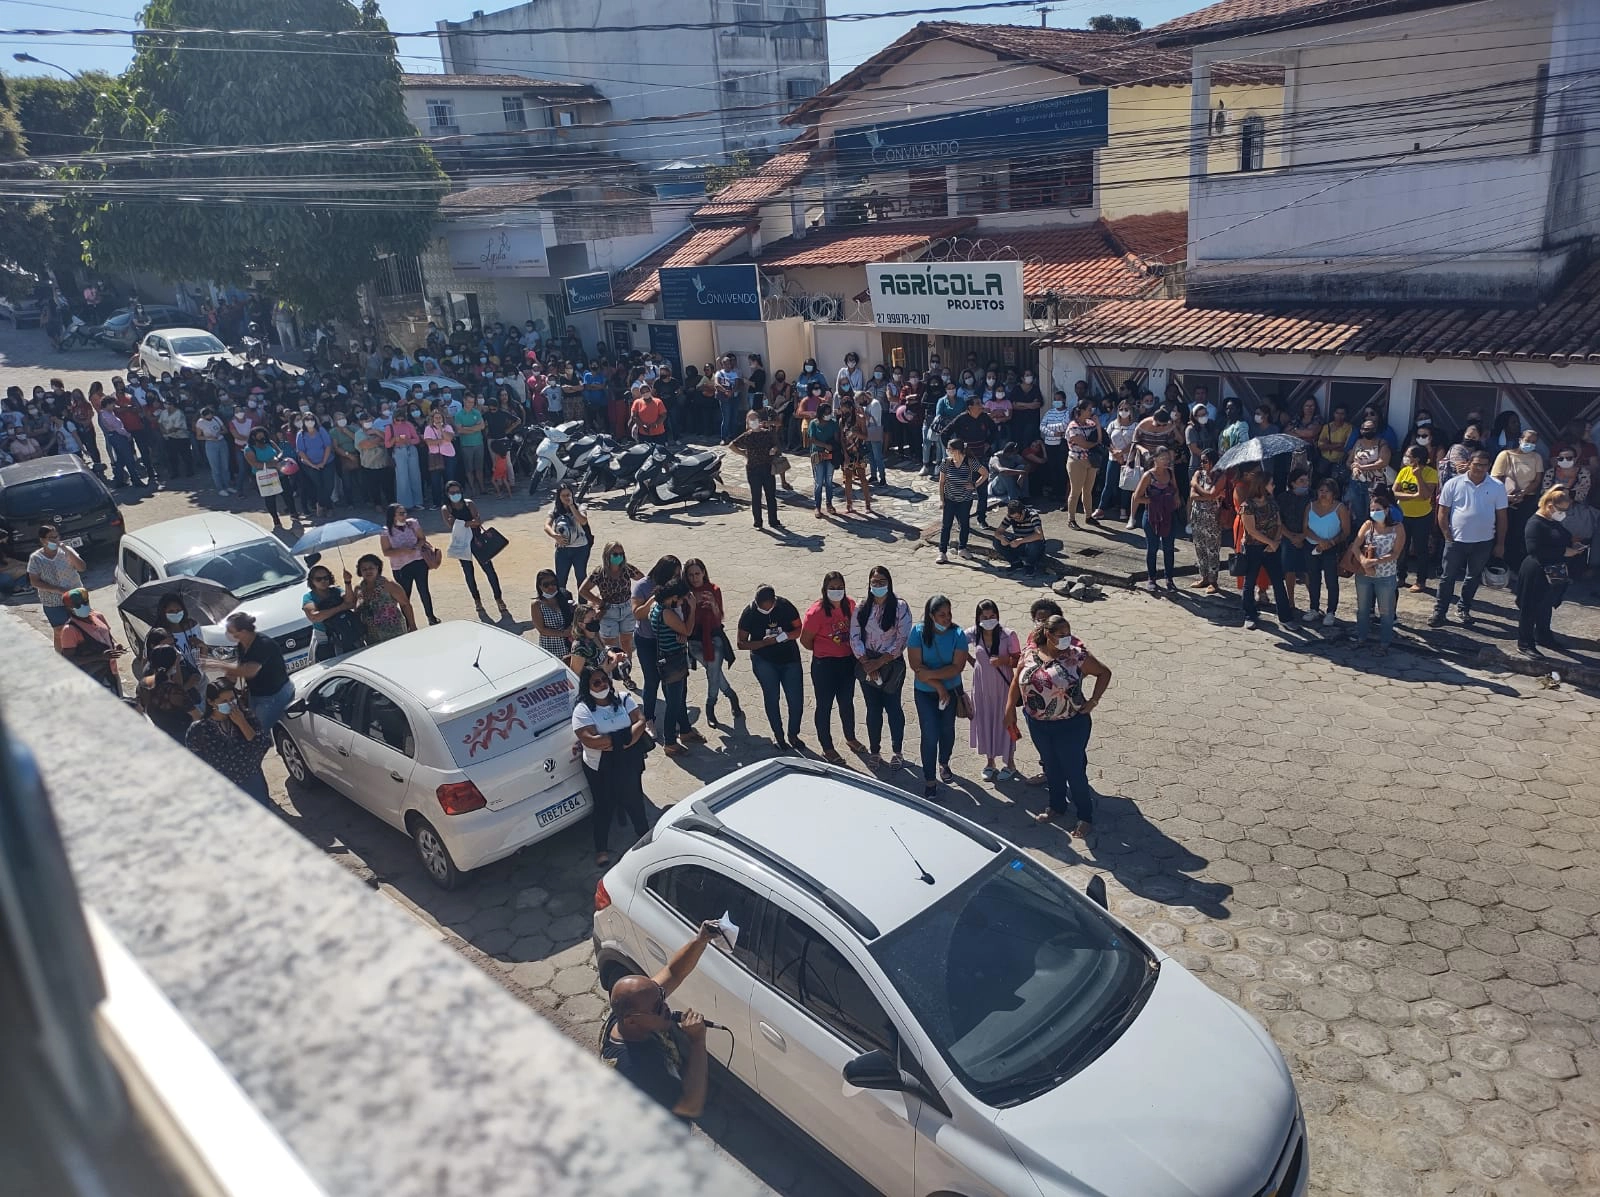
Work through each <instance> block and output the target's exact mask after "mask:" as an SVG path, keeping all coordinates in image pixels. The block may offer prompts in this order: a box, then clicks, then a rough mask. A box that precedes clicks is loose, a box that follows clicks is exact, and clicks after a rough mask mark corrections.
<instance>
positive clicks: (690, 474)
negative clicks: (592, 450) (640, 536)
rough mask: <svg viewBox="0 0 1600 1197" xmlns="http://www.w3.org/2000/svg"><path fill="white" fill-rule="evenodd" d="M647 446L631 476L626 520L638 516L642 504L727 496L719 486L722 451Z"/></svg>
mask: <svg viewBox="0 0 1600 1197" xmlns="http://www.w3.org/2000/svg"><path fill="white" fill-rule="evenodd" d="M649 448H650V453H649V456H648V457H647V458H645V460H644V462H643V464H642V465H640V466H639V469H638V473H637V474H636V475H635V476H634V490H633V497H632V498H630V499H629V500H628V518H629V519H630V520H633V519H638V518H639V511H640V509H641V508H642V507H644V506H645V505H646V504H653V505H655V506H658V507H661V506H665V505H666V504H668V503H703V502H705V501H706V500H707V499H716V498H721V499H728V498H730V496H729V495H728V492H727V491H725V490H723V489H722V454H721V453H718V452H717V451H716V450H715V449H703V450H698V451H694V452H688V453H674V452H672V451H670V450H668V449H664V448H662V447H661V446H659V445H654V446H650V447H649Z"/></svg>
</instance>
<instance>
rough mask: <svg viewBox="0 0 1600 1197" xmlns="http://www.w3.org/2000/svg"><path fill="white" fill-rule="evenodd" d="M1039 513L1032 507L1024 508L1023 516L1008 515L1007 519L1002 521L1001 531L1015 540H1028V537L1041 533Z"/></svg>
mask: <svg viewBox="0 0 1600 1197" xmlns="http://www.w3.org/2000/svg"><path fill="white" fill-rule="evenodd" d="M1039 527H1040V524H1039V513H1038V512H1037V511H1035V510H1034V509H1033V508H1032V507H1024V508H1023V509H1022V514H1021V515H1016V516H1014V515H1012V514H1011V513H1010V512H1007V513H1006V517H1005V519H1003V520H1001V521H1000V531H1001V532H1002V533H1003V534H1005V535H1006V536H1009V537H1011V538H1012V539H1013V540H1027V539H1028V537H1030V536H1032V535H1034V534H1035V533H1036V532H1038V531H1039Z"/></svg>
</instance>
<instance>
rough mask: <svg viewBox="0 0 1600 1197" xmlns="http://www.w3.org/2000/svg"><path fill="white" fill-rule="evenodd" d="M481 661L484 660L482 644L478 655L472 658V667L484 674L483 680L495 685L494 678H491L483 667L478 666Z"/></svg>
mask: <svg viewBox="0 0 1600 1197" xmlns="http://www.w3.org/2000/svg"><path fill="white" fill-rule="evenodd" d="M481 660H483V645H481V644H480V645H478V652H477V655H476V656H474V657H473V658H472V667H473V668H474V669H476V670H477V671H478V672H479V673H481V674H483V680H484V681H486V682H488V683H489V684H490V685H491V686H492V685H494V678H492V677H490V676H489V673H488V671H487V670H486V669H484V667H483V666H482V665H479V664H478V662H479V661H481Z"/></svg>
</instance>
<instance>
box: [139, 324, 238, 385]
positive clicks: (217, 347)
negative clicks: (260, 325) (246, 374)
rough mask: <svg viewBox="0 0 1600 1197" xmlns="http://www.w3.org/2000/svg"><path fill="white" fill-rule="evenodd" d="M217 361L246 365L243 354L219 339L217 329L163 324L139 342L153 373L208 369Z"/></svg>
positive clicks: (141, 360) (147, 368)
mask: <svg viewBox="0 0 1600 1197" xmlns="http://www.w3.org/2000/svg"><path fill="white" fill-rule="evenodd" d="M214 361H221V362H227V363H228V364H229V365H230V366H242V365H244V359H243V358H241V357H240V356H239V355H238V354H236V353H234V352H233V351H232V350H230V349H229V348H228V347H227V346H226V345H224V344H223V343H222V342H221V341H219V340H217V338H216V334H215V333H210V332H207V331H206V330H205V329H203V328H163V329H160V330H158V331H156V332H152V333H146V334H145V337H144V340H142V341H140V342H139V364H140V366H141V367H143V369H144V371H145V373H147V374H150V375H151V376H153V377H159V376H160V375H161V374H163V373H169V374H175V373H177V372H178V371H179V370H204V369H206V368H207V367H209V366H210V365H211V363H212V362H214Z"/></svg>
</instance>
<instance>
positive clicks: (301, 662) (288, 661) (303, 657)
mask: <svg viewBox="0 0 1600 1197" xmlns="http://www.w3.org/2000/svg"><path fill="white" fill-rule="evenodd" d="M309 664H311V651H310V650H309V649H307V650H306V651H305V652H303V653H295V655H294V656H292V657H285V658H284V659H283V667H284V669H286V670H287V671H288V672H290V673H294V672H296V671H297V670H301V669H304V668H305V667H306V666H307V665H309Z"/></svg>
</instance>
